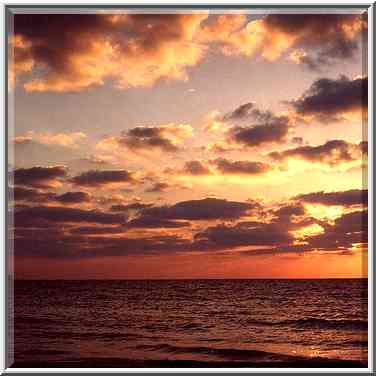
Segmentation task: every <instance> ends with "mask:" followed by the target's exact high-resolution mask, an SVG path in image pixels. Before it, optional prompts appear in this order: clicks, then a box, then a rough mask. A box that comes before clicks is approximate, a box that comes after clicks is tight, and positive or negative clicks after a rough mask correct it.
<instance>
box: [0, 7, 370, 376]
mask: <svg viewBox="0 0 376 376" xmlns="http://www.w3.org/2000/svg"><path fill="white" fill-rule="evenodd" d="M22 9H25V10H33V9H35V10H36V11H38V10H46V11H49V10H57V9H62V10H63V11H64V10H65V9H67V10H69V9H72V10H74V12H77V11H79V10H80V9H82V10H93V11H95V10H100V9H105V10H111V9H113V10H116V9H132V10H133V9H134V10H143V9H145V10H158V9H161V10H167V9H171V10H178V11H179V10H188V11H189V10H192V11H195V10H204V9H209V10H212V9H214V10H218V11H220V10H238V9H239V10H246V9H249V10H253V9H260V10H278V11H279V10H280V9H286V10H289V11H291V10H303V11H304V10H313V9H316V10H318V9H323V10H334V9H344V10H348V9H357V10H362V9H364V10H367V11H368V21H369V23H368V25H369V30H368V59H364V64H365V66H364V69H365V71H366V72H367V74H368V77H370V76H371V80H369V81H368V82H369V85H368V98H369V100H368V101H369V107H368V131H367V136H368V137H363V138H364V139H367V138H368V160H369V163H368V201H369V202H371V205H370V206H369V209H370V210H369V213H368V234H369V241H368V350H369V355H368V358H369V359H368V368H367V369H365V368H361V369H355V368H321V369H320V368H279V369H272V368H263V369H261V368H242V369H233V368H228V369H227V368H208V369H202V368H175V369H172V368H106V369H102V368H45V369H44V368H43V369H42V368H32V369H25V368H8V367H9V366H10V365H9V364H8V363H9V362H8V359H9V353H10V349H9V343H8V341H7V338H8V339H9V337H12V333H11V332H10V330H12V328H13V325H11V322H10V321H9V313H13V311H12V309H13V305H12V296H11V295H13V294H12V291H13V277H12V276H10V275H9V272H10V271H11V272H13V258H12V257H11V256H12V255H9V252H8V250H9V249H12V248H13V247H12V244H11V242H10V240H9V237H8V235H9V233H8V231H9V225H10V223H11V216H10V215H9V214H8V213H9V208H8V200H9V196H8V185H9V181H8V179H9V171H8V162H9V161H8V151H9V150H8V146H9V145H8V137H9V128H8V124H9V116H10V111H9V104H10V98H9V97H10V95H9V92H8V89H7V83H8V58H7V57H8V50H7V48H8V44H7V38H8V32H9V18H8V17H9V15H11V14H12V10H15V12H16V13H18V12H19V11H22ZM2 11H3V14H2V15H3V17H2V18H3V21H4V22H3V25H4V27H3V34H4V37H3V41H4V43H3V46H2V52H3V62H4V72H3V88H4V91H3V95H4V101H3V105H4V112H3V113H4V119H3V120H4V131H3V136H4V137H3V145H2V147H3V153H2V154H3V155H2V157H3V158H4V164H3V166H4V173H3V176H2V178H3V182H4V185H3V188H4V192H3V199H4V205H3V207H4V210H3V222H4V227H3V228H2V231H3V233H2V234H3V237H2V238H3V246H4V253H3V254H4V256H3V257H4V259H3V263H4V270H3V271H4V278H3V285H4V289H3V296H2V298H3V299H2V303H3V304H4V309H3V315H4V317H3V320H2V321H3V322H2V324H3V329H4V330H3V331H2V332H3V333H4V341H3V346H4V352H3V353H4V359H3V364H2V367H1V370H2V373H4V374H13V375H24V374H28V373H37V374H38V373H41V374H54V373H59V374H61V375H68V374H69V375H71V374H81V373H95V374H107V373H119V372H121V373H126V374H134V375H149V374H152V373H168V374H180V373H184V374H186V375H197V374H202V375H204V374H208V373H220V374H225V375H231V374H234V375H235V374H239V373H248V372H249V373H252V374H256V375H257V374H260V375H273V374H278V373H294V374H300V373H301V374H305V373H308V374H312V375H314V374H325V373H327V374H332V373H339V374H343V373H346V375H364V374H374V372H375V369H374V359H375V347H374V338H375V327H374V325H373V323H374V313H375V298H376V296H375V291H374V288H373V287H374V283H373V282H374V275H373V272H374V270H375V257H374V256H373V253H372V250H373V212H374V209H375V208H374V201H373V187H374V182H375V181H374V175H373V163H374V150H373V145H374V144H375V141H376V138H375V132H374V130H373V127H372V125H373V120H374V117H373V116H374V115H373V88H374V85H375V77H374V65H373V64H374V57H375V49H374V37H375V29H374V19H375V15H376V9H375V3H367V2H362V3H346V4H340V3H333V2H332V3H331V4H325V2H323V3H322V2H320V3H318V2H317V3H304V2H299V3H297V2H296V3H282V2H279V3H277V2H273V3H270V2H266V3H264V4H260V3H258V4H249V3H248V4H247V3H235V4H229V2H227V3H226V2H216V3H210V2H206V3H201V2H196V3H194V2H189V3H184V4H176V3H167V2H163V3H154V2H153V3H151V2H145V3H143V2H141V1H140V2H139V3H137V4H134V3H132V4H126V3H112V4H102V3H95V2H93V1H92V2H86V3H85V2H84V3H80V4H75V3H74V2H73V3H71V2H64V3H57V4H56V3H55V4H51V3H46V4H44V3H40V4H37V3H32V4H29V3H12V4H10V3H8V4H3V9H2ZM363 128H365V127H363ZM364 136H365V135H364ZM363 178H364V176H363ZM366 179H367V178H366ZM363 184H365V182H363ZM4 312H5V314H4ZM371 349H372V350H371ZM370 350H371V351H370Z"/></svg>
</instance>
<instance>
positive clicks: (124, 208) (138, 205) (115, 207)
mask: <svg viewBox="0 0 376 376" xmlns="http://www.w3.org/2000/svg"><path fill="white" fill-rule="evenodd" d="M151 206H153V204H144V203H142V202H134V203H132V204H127V205H122V204H119V205H112V206H111V208H110V210H111V211H113V212H128V211H131V210H135V211H139V210H142V209H146V208H149V207H151Z"/></svg>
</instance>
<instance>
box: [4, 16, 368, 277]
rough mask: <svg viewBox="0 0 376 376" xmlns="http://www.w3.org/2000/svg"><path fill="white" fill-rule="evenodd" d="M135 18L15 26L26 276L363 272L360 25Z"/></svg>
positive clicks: (18, 215) (351, 21)
mask: <svg viewBox="0 0 376 376" xmlns="http://www.w3.org/2000/svg"><path fill="white" fill-rule="evenodd" d="M138 13H139V14H135V13H131V12H128V13H126V12H124V11H121V12H112V13H105V12H99V13H97V14H94V13H92V14H80V15H79V14H16V15H15V16H14V18H13V19H12V20H11V23H10V24H11V26H12V27H14V33H10V35H9V45H10V54H9V96H10V105H11V108H10V115H11V116H10V120H11V122H10V124H9V133H10V138H9V153H10V155H9V169H10V171H11V172H12V174H10V175H12V176H10V185H11V186H12V187H14V189H13V190H11V192H10V193H11V194H14V201H13V200H12V196H11V197H10V199H11V202H14V206H12V207H14V232H13V234H14V253H15V273H16V277H17V278H34V279H44V278H51V279H55V278H66V279H85V278H98V279H100V278H108V279H118V278H140V279H141V278H142V279H143V278H329V277H365V276H367V215H368V213H367V194H368V192H367V189H366V187H367V181H366V176H365V171H366V169H367V148H368V144H367V141H366V133H367V85H368V81H367V73H366V70H365V64H364V61H365V59H366V56H365V52H366V33H367V17H366V15H365V16H364V15H363V16H362V15H361V13H360V12H358V13H352V14H350V13H348V14H344V13H343V12H342V13H341V14H312V13H311V14H270V13H269V14H266V13H262V12H260V11H253V12H252V11H250V12H248V13H247V14H246V13H241V12H240V11H234V12H232V13H231V12H227V13H226V14H223V13H222V14H220V13H218V12H217V13H213V12H204V11H200V12H195V13H188V12H187V13H185V14H176V13H173V12H171V13H170V14H158V13H156V12H155V13H150V11H149V14H146V13H144V14H140V11H138ZM13 106H14V107H13ZM12 113H14V125H13V122H12V119H13V116H12Z"/></svg>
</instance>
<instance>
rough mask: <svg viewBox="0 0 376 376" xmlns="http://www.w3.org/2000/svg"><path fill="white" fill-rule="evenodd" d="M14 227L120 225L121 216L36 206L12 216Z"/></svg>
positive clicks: (122, 220)
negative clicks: (66, 224)
mask: <svg viewBox="0 0 376 376" xmlns="http://www.w3.org/2000/svg"><path fill="white" fill-rule="evenodd" d="M14 218H15V219H14V221H15V224H16V226H28V225H33V224H37V223H38V222H62V223H64V222H67V223H70V222H73V223H76V222H89V223H100V224H121V223H123V222H125V221H124V218H125V217H124V216H123V215H121V214H110V213H103V212H100V211H96V210H83V209H76V208H67V207H59V206H56V207H55V206H36V207H31V208H25V209H21V210H19V211H16V212H15V214H14Z"/></svg>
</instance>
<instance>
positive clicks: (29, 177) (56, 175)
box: [13, 166, 67, 189]
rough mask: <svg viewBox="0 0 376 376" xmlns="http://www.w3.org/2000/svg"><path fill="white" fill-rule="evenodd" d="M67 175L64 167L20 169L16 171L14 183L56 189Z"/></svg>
mask: <svg viewBox="0 0 376 376" xmlns="http://www.w3.org/2000/svg"><path fill="white" fill-rule="evenodd" d="M66 175H67V171H66V168H65V167H64V166H54V167H39V166H38V167H31V168H19V169H17V170H15V171H14V174H13V182H14V184H15V185H22V186H30V187H34V188H41V189H46V188H56V187H57V186H59V185H60V181H61V179H62V178H64V177H65V176H66Z"/></svg>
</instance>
